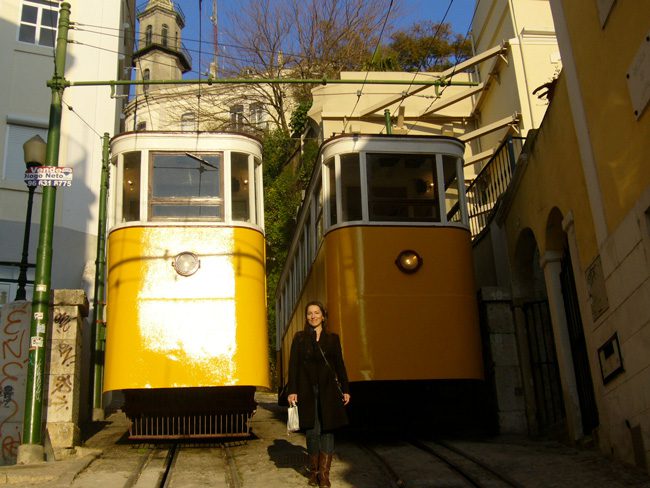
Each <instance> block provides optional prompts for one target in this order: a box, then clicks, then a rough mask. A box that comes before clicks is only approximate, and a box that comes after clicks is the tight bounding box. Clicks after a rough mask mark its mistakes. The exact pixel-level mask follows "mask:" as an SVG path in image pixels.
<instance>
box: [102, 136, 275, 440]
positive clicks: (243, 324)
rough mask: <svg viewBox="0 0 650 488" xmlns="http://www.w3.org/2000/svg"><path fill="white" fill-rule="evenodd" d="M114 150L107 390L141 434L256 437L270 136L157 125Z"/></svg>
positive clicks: (264, 350)
mask: <svg viewBox="0 0 650 488" xmlns="http://www.w3.org/2000/svg"><path fill="white" fill-rule="evenodd" d="M111 153H112V163H113V164H114V165H115V166H116V168H117V176H116V178H115V179H114V182H113V191H112V192H111V195H112V197H111V202H110V208H111V209H112V212H111V213H110V217H109V227H110V228H109V236H108V268H107V269H108V278H107V308H106V309H107V337H106V353H105V377H104V391H106V392H108V391H121V392H123V393H124V397H125V406H124V409H125V412H126V413H127V415H128V416H129V418H130V419H131V422H132V425H131V430H130V434H131V437H132V438H158V437H164V438H183V437H216V436H226V435H228V436H230V435H246V434H247V433H248V423H249V419H250V417H251V415H252V414H253V412H254V410H255V406H256V405H255V401H254V398H253V396H254V393H255V389H256V387H265V388H268V387H269V361H268V335H267V322H266V280H265V240H264V231H263V227H264V221H263V205H262V167H261V145H260V143H259V142H258V141H257V140H255V139H253V138H251V137H249V136H246V135H240V134H226V133H204V132H202V133H199V134H197V133H180V132H153V131H152V132H139V133H125V134H122V135H119V136H117V137H115V138H114V139H113V140H112V141H111Z"/></svg>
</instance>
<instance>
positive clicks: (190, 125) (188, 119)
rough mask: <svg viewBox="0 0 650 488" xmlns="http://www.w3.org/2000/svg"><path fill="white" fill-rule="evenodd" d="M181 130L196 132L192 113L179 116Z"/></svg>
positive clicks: (194, 118) (194, 117) (194, 116)
mask: <svg viewBox="0 0 650 488" xmlns="http://www.w3.org/2000/svg"><path fill="white" fill-rule="evenodd" d="M181 130H189V131H193V130H196V115H195V114H194V112H186V113H184V114H183V115H181Z"/></svg>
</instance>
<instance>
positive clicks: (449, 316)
mask: <svg viewBox="0 0 650 488" xmlns="http://www.w3.org/2000/svg"><path fill="white" fill-rule="evenodd" d="M463 151H464V144H463V143H462V142H461V141H459V140H457V139H454V138H449V137H441V136H439V137H433V136H431V137H424V136H386V135H385V136H380V135H343V136H339V137H335V138H333V139H330V140H328V141H326V142H325V143H324V144H323V145H322V147H321V149H320V153H319V159H318V160H317V165H316V168H315V171H314V174H313V177H312V180H311V182H310V186H309V189H308V191H307V194H306V197H305V199H304V202H303V206H302V208H301V210H300V213H299V216H298V229H297V232H296V233H295V236H294V239H293V243H292V246H291V249H290V252H289V258H288V261H287V264H286V266H285V268H284V272H283V274H282V277H281V280H280V283H279V286H278V292H277V295H276V315H277V334H278V337H277V344H278V361H279V370H280V398H281V400H280V401H282V398H283V396H284V395H286V393H287V392H286V390H285V389H284V388H285V387H286V382H287V368H288V361H289V350H290V346H291V340H292V338H293V336H294V334H295V333H296V332H297V331H299V330H301V329H302V328H303V326H304V322H305V321H304V307H305V304H306V303H307V302H309V301H310V300H321V301H322V302H323V303H325V305H326V306H327V307H328V310H329V321H328V322H329V326H330V327H331V329H332V330H333V331H334V332H336V333H338V334H339V335H340V338H341V345H342V348H343V354H344V358H345V364H346V367H347V372H348V377H349V380H350V382H351V393H352V397H353V401H352V403H351V406H350V408H351V413H352V417H353V419H354V420H355V422H357V423H358V422H364V423H366V422H369V421H372V420H373V419H374V420H376V421H378V422H382V423H384V422H385V421H386V419H387V418H388V417H389V416H394V415H397V414H398V413H399V412H402V411H404V408H406V404H407V403H408V404H409V405H411V408H416V409H418V411H421V412H425V411H426V412H427V416H428V417H432V418H435V419H437V422H438V423H442V422H447V421H448V420H449V419H451V418H452V417H460V416H463V415H464V416H472V415H473V413H472V412H473V411H474V409H475V407H476V406H477V402H480V401H481V400H482V398H483V397H482V395H483V391H484V381H483V377H484V374H483V359H482V352H481V336H480V329H479V317H478V307H477V301H476V294H475V285H474V278H473V265H472V254H471V238H470V232H469V228H468V216H467V209H466V203H465V195H464V179H463ZM444 419H447V420H444ZM412 421H413V422H414V423H415V424H416V425H421V421H422V418H421V417H419V416H413V418H412ZM435 421H436V420H434V422H435Z"/></svg>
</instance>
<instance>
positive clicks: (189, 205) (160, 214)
mask: <svg viewBox="0 0 650 488" xmlns="http://www.w3.org/2000/svg"><path fill="white" fill-rule="evenodd" d="M152 159H153V175H152V176H153V178H152V185H151V201H150V205H151V207H150V216H151V219H152V220H157V219H168V218H173V219H174V220H177V219H181V220H183V219H187V220H197V219H210V220H220V219H222V218H223V197H222V195H223V193H222V183H221V180H222V172H223V169H222V155H221V154H175V153H154V154H153V156H152Z"/></svg>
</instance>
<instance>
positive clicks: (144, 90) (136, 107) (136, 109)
mask: <svg viewBox="0 0 650 488" xmlns="http://www.w3.org/2000/svg"><path fill="white" fill-rule="evenodd" d="M126 10H127V12H128V14H129V21H130V25H132V26H133V27H135V18H134V17H133V12H132V11H131V5H130V2H126ZM133 39H134V41H135V35H134V36H133ZM137 63H138V65H139V69H140V73H142V75H141V76H142V77H143V78H144V72H143V71H142V63H141V62H140V58H139V57H138V58H137ZM136 90H137V89H136ZM142 93H143V94H144V101H145V105H146V107H147V112H148V114H149V123H150V124H151V126H152V127H151V128H152V129H153V117H152V115H151V107H150V106H149V97H148V96H147V90H146V89H145V86H143V87H142ZM137 116H138V95H137V91H136V95H135V104H134V107H133V122H134V124H137ZM133 129H134V130H136V129H137V125H136V126H134V128H133Z"/></svg>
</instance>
